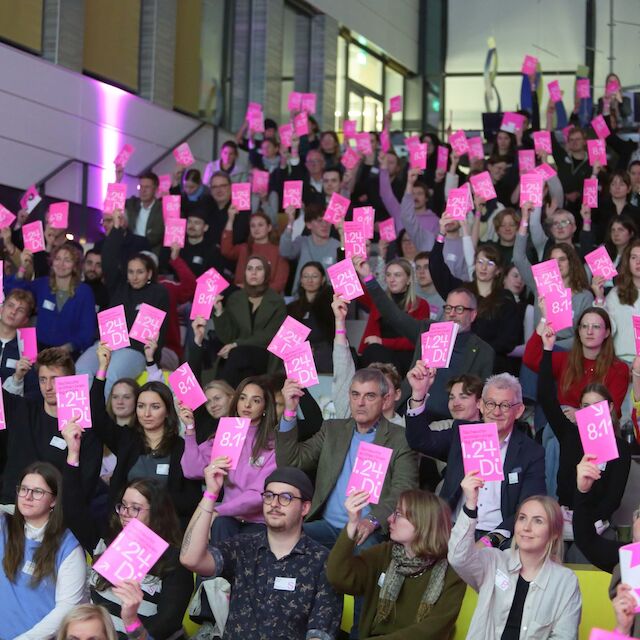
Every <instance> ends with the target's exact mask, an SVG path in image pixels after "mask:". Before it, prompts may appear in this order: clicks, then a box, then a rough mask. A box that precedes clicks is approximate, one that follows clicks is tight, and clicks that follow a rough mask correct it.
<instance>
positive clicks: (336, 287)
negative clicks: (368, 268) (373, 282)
mask: <svg viewBox="0 0 640 640" xmlns="http://www.w3.org/2000/svg"><path fill="white" fill-rule="evenodd" d="M327 275H328V276H329V280H331V286H332V287H333V291H334V292H335V294H336V295H339V296H341V297H342V298H344V299H345V300H347V301H349V300H355V299H356V298H359V297H360V296H361V295H362V294H363V293H364V291H363V290H362V285H361V284H360V279H359V278H358V274H357V273H356V270H355V267H354V266H353V262H351V260H346V259H345V260H340V262H336V264H333V265H331V266H330V267H327Z"/></svg>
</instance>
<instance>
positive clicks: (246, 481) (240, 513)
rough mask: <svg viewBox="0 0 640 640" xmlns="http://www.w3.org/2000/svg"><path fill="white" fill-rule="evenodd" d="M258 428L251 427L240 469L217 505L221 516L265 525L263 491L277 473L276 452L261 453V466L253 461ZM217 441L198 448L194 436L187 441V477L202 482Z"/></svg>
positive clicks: (184, 462)
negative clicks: (265, 483)
mask: <svg viewBox="0 0 640 640" xmlns="http://www.w3.org/2000/svg"><path fill="white" fill-rule="evenodd" d="M256 433H257V429H256V427H252V426H251V427H249V432H248V433H247V439H246V440H245V441H244V445H243V446H242V451H241V452H240V459H239V460H238V466H237V467H236V468H235V469H232V470H230V471H229V473H228V475H227V478H226V480H225V483H224V497H223V499H222V502H220V503H218V504H217V505H216V511H217V512H218V514H219V515H221V516H232V517H234V518H240V519H242V520H246V521H247V522H261V523H264V517H263V515H262V496H261V494H262V492H263V491H264V481H265V479H266V478H267V476H268V475H269V474H270V473H271V472H272V471H275V468H276V450H275V448H274V449H267V450H264V451H262V452H261V455H260V456H259V457H258V463H259V464H256V463H255V462H252V461H251V450H252V448H253V441H254V439H255V437H256ZM212 448H213V438H210V439H209V440H205V441H204V442H203V443H202V444H200V445H198V443H197V442H196V437H195V434H194V435H187V436H185V439H184V453H183V454H182V459H181V460H180V464H181V466H182V472H183V473H184V477H185V478H189V479H190V480H198V479H202V478H203V477H204V468H205V467H206V466H207V465H208V464H209V463H210V462H211V449H212Z"/></svg>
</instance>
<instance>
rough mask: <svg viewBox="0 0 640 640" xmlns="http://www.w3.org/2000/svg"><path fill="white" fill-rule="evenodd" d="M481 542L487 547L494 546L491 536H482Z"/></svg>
mask: <svg viewBox="0 0 640 640" xmlns="http://www.w3.org/2000/svg"><path fill="white" fill-rule="evenodd" d="M480 542H482V544H483V545H484V546H485V547H493V545H492V544H491V540H489V538H487V536H482V538H480Z"/></svg>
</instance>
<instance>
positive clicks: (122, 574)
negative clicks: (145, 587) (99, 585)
mask: <svg viewBox="0 0 640 640" xmlns="http://www.w3.org/2000/svg"><path fill="white" fill-rule="evenodd" d="M168 548H169V543H168V542H165V541H164V540H163V539H162V538H161V537H160V536H159V535H158V534H157V533H155V532H153V531H152V530H151V529H149V527H147V526H146V525H145V524H143V523H142V522H141V521H140V520H138V519H137V518H132V519H131V520H129V522H128V523H127V526H126V527H125V528H124V529H123V530H122V531H121V532H120V533H119V534H118V536H117V537H116V539H115V540H114V541H113V542H112V543H111V544H110V545H109V547H108V548H107V550H106V551H105V552H104V553H103V554H102V555H101V556H100V557H99V558H98V559H97V560H96V561H95V562H94V563H93V569H94V570H95V571H97V572H98V573H99V574H100V575H101V576H103V577H104V578H106V579H107V580H108V581H109V582H110V583H111V584H113V585H116V586H117V585H119V584H120V583H122V582H123V581H124V580H135V581H136V582H142V579H143V578H144V577H145V576H146V575H147V574H148V573H149V571H151V568H152V567H153V565H154V564H155V563H156V562H157V561H158V560H159V559H160V556H162V554H163V553H164V552H165V551H166V550H167V549H168Z"/></svg>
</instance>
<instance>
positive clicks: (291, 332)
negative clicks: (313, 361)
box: [267, 316, 311, 359]
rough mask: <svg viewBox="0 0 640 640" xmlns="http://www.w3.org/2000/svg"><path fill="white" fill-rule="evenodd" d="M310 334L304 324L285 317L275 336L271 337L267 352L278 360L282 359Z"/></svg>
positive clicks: (309, 330)
mask: <svg viewBox="0 0 640 640" xmlns="http://www.w3.org/2000/svg"><path fill="white" fill-rule="evenodd" d="M310 333H311V329H310V328H309V327H307V325H306V324H302V322H298V320H296V319H295V318H292V317H291V316H287V317H286V318H285V319H284V322H283V323H282V324H281V325H280V328H279V329H278V331H276V335H275V336H273V339H272V340H271V342H270V343H269V346H268V347H267V351H270V352H271V353H273V355H274V356H277V357H278V358H282V359H284V356H285V355H286V354H287V352H289V351H290V350H291V349H293V348H294V347H297V346H299V345H301V344H302V343H303V342H304V341H305V340H306V339H307V337H308V335H309V334H310Z"/></svg>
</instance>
